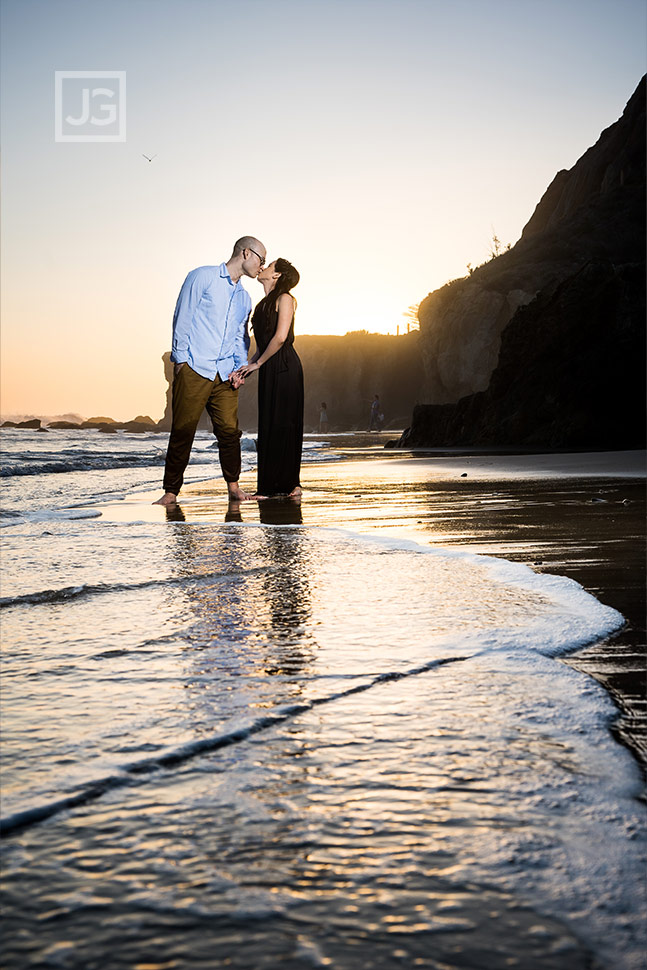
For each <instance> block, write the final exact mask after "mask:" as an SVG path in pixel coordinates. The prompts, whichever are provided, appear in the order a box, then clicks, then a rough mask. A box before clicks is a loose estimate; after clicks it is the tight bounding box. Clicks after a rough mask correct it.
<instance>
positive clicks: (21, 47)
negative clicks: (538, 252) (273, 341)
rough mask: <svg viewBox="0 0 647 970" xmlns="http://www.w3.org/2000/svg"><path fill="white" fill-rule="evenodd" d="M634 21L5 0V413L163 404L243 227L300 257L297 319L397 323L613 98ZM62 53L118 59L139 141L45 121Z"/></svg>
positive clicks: (589, 11) (271, 247)
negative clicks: (171, 371)
mask: <svg viewBox="0 0 647 970" xmlns="http://www.w3.org/2000/svg"><path fill="white" fill-rule="evenodd" d="M645 21H646V4H645V2H644V0H452V2H448V0H443V2H440V0H397V2H395V0H272V2H268V0H236V3H223V2H221V0H110V2H108V3H103V2H94V0H72V2H68V0H3V2H2V87H3V92H4V94H3V101H2V128H3V131H2V135H3V162H2V186H3V199H4V202H3V223H2V343H3V353H2V413H3V415H5V416H6V415H9V414H60V413H63V412H67V411H76V412H79V413H81V414H83V415H84V416H86V417H87V416H90V415H97V414H104V415H110V416H112V417H114V418H116V419H118V420H123V419H128V418H131V417H133V416H134V415H136V414H149V415H150V416H151V417H153V418H155V419H157V418H159V417H161V415H162V412H163V409H164V392H165V388H166V383H165V381H164V378H163V372H162V364H161V360H160V358H161V355H162V354H163V353H164V351H165V350H168V349H170V338H171V319H172V314H173V308H174V305H175V300H176V297H177V293H178V290H179V288H180V286H181V284H182V281H183V279H184V277H185V276H186V274H187V272H189V270H191V269H193V268H194V267H196V266H200V265H204V264H208V263H219V262H221V261H222V260H223V259H227V258H228V257H229V255H230V252H231V244H232V243H233V241H234V240H235V239H236V238H237V237H238V236H240V235H242V234H246V233H250V234H253V235H256V236H258V237H259V238H261V239H262V240H263V242H264V243H265V244H266V246H267V248H268V252H269V256H270V258H275V257H277V256H284V257H286V258H288V259H290V260H291V261H292V262H293V263H294V264H295V265H296V266H297V267H298V269H299V270H300V272H301V276H302V281H301V283H300V284H299V287H298V288H297V290H296V291H295V295H296V296H297V298H298V300H299V309H298V315H297V327H296V329H297V340H298V334H299V333H319V334H321V333H331V334H341V333H346V332H347V331H349V330H357V329H366V330H370V331H381V332H391V333H395V332H396V327H397V325H398V324H400V326H401V327H402V325H403V324H404V317H403V316H402V315H403V313H404V312H405V311H406V310H407V307H408V306H410V305H411V304H417V303H418V302H419V301H420V300H421V299H422V298H423V297H424V296H426V294H427V293H428V292H430V291H431V290H434V289H436V288H437V287H439V286H442V284H443V283H445V282H446V281H447V280H449V279H453V278H455V277H457V276H463V275H465V273H466V265H467V263H472V264H473V265H476V264H478V263H480V262H482V261H483V260H484V259H486V258H487V255H488V249H489V243H490V239H491V237H492V234H493V231H495V232H496V234H497V235H498V237H499V238H500V239H501V240H502V242H503V243H504V244H505V243H508V242H510V243H514V242H516V240H517V239H518V238H519V236H520V233H521V230H522V228H523V226H524V224H525V223H526V222H527V220H528V219H529V217H530V216H531V214H532V212H533V209H534V207H535V205H536V204H537V202H538V201H539V198H540V197H541V195H542V194H543V192H544V191H545V189H546V187H547V186H548V184H549V183H550V182H551V180H552V179H553V177H554V175H555V173H556V172H557V171H558V170H559V169H563V168H570V167H571V166H572V165H573V164H574V163H575V161H576V160H577V159H578V158H579V157H580V156H581V155H582V154H583V152H584V151H585V150H586V149H587V148H588V147H589V146H590V145H592V144H594V142H595V141H597V139H598V137H599V135H600V132H601V131H602V129H604V128H606V127H608V126H609V125H610V124H612V123H613V122H614V121H615V120H616V119H617V118H618V117H619V116H620V114H621V113H622V110H623V108H624V106H625V104H626V102H627V101H628V99H629V97H630V96H631V94H632V92H633V91H634V89H635V87H636V85H637V83H638V81H639V79H640V77H641V75H642V74H643V73H644V71H645V60H646V57H645V35H646V22H645ZM55 71H84V72H92V71H95V72H111V73H114V72H116V71H124V72H125V74H126V94H125V107H126V109H127V115H126V121H127V128H126V140H125V141H120V142H115V141H113V142H93V143H79V142H60V141H55ZM70 90H71V89H68V95H67V96H68V98H69V97H72V95H70V94H69V91H70ZM79 90H80V88H79ZM80 103H81V102H80V101H79V102H78V103H75V104H74V105H72V103H71V101H70V102H69V103H68V105H67V106H66V105H64V107H66V108H67V110H68V111H69V112H70V113H72V114H75V113H77V111H78V108H79V105H80ZM120 107H121V108H122V109H123V102H122V104H121V106H120ZM84 130H85V129H84ZM97 130H99V129H98V128H97ZM102 130H103V129H102ZM142 153H146V154H147V155H156V157H155V158H154V159H153V161H152V162H148V161H147V160H146V159H145V158H143V157H142ZM245 285H246V287H247V289H248V290H249V292H250V293H251V295H252V300H253V301H254V302H256V301H257V300H258V299H259V298H260V296H261V295H262V289H261V287H260V285H259V284H257V283H255V282H254V281H253V280H246V281H245ZM405 326H406V324H405ZM297 347H298V343H297Z"/></svg>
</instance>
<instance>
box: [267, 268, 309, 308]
mask: <svg viewBox="0 0 647 970" xmlns="http://www.w3.org/2000/svg"><path fill="white" fill-rule="evenodd" d="M274 269H275V270H276V272H277V273H280V274H281V275H280V276H279V278H278V280H277V281H276V286H275V287H274V289H272V290H270V292H269V293H268V294H267V296H264V297H263V299H262V300H261V301H260V302H259V304H258V306H259V307H260V306H261V305H262V306H263V307H267V309H268V310H269V309H270V307H275V306H276V304H277V301H278V298H279V297H280V296H281V294H282V293H289V292H290V290H291V289H292V287H293V286H296V285H297V283H298V282H299V280H300V279H301V277H300V276H299V271H298V270H297V269H295V267H294V266H293V265H292V263H290V262H288V260H287V259H277V260H276V264H275V266H274ZM293 299H294V297H293ZM294 302H295V303H296V300H294Z"/></svg>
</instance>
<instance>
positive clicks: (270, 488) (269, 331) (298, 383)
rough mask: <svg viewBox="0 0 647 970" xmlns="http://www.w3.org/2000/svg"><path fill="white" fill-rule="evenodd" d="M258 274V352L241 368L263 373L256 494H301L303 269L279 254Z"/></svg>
mask: <svg viewBox="0 0 647 970" xmlns="http://www.w3.org/2000/svg"><path fill="white" fill-rule="evenodd" d="M256 279H257V280H258V281H259V282H260V283H262V284H263V289H264V290H265V296H264V297H263V299H262V300H261V301H260V303H259V304H258V306H257V307H256V309H255V310H254V316H253V317H252V328H253V330H254V337H255V339H256V353H255V354H254V356H253V357H252V359H251V361H250V362H249V364H247V365H246V366H245V367H241V368H239V370H238V371H237V373H238V374H239V375H240V376H241V377H243V378H245V377H248V376H249V375H250V374H252V373H253V372H254V371H255V370H257V371H259V375H258V440H257V443H256V450H257V452H258V486H257V495H256V498H259V499H260V498H268V497H269V496H270V495H287V496H288V497H289V498H299V497H300V495H301V485H300V483H299V472H300V470H301V447H302V444H303V369H302V367H301V361H300V360H299V357H298V355H297V352H296V350H295V349H294V310H295V307H296V300H295V299H294V297H293V296H292V294H291V293H290V290H291V289H292V287H293V286H296V285H297V283H298V282H299V274H298V272H297V271H296V269H295V268H294V266H293V265H292V263H289V262H288V261H287V259H277V260H275V261H274V262H273V263H270V265H269V266H267V267H266V268H265V269H263V270H261V272H260V273H259V274H258V276H257V277H256Z"/></svg>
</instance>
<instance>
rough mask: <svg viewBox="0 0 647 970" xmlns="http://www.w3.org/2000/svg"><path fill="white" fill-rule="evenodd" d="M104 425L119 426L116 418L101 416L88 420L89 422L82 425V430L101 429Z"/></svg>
mask: <svg viewBox="0 0 647 970" xmlns="http://www.w3.org/2000/svg"><path fill="white" fill-rule="evenodd" d="M104 424H117V422H116V421H115V419H114V418H106V417H103V415H102V416H100V417H95V418H88V419H87V421H83V422H82V423H81V427H82V428H100V427H102V426H103V425H104Z"/></svg>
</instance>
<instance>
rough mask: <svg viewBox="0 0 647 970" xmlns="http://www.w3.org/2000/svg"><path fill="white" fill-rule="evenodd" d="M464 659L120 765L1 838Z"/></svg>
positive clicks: (398, 673)
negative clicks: (355, 697)
mask: <svg viewBox="0 0 647 970" xmlns="http://www.w3.org/2000/svg"><path fill="white" fill-rule="evenodd" d="M466 659H468V658H467V657H440V658H436V659H434V660H430V661H428V662H427V663H424V664H420V665H418V666H416V667H413V668H409V669H408V670H394V671H386V672H385V673H382V674H378V675H377V676H376V677H373V678H371V679H370V680H369V681H362V682H361V683H359V684H357V683H356V684H353V686H352V687H348V688H346V690H341V691H335V692H334V693H332V694H326V695H324V696H323V697H315V698H313V699H312V700H309V701H303V702H302V703H300V704H291V705H290V706H288V707H284V708H281V709H280V710H279V711H277V712H276V713H275V714H266V715H264V716H262V717H258V718H256V719H255V720H252V721H250V722H248V723H247V724H243V725H241V726H239V727H237V728H234V729H233V730H230V731H224V732H221V733H219V734H213V735H211V736H209V737H206V738H200V739H198V740H196V741H189V742H188V743H187V744H183V745H180V746H179V747H177V748H171V749H166V750H165V751H163V752H160V753H159V754H156V755H153V756H152V757H149V758H143V759H142V760H140V761H134V762H131V763H130V764H126V765H122V766H121V768H120V769H119V774H112V775H108V776H106V777H105V778H99V779H97V780H95V781H92V782H90V783H89V784H88V785H84V786H83V787H82V788H81V789H79V790H78V791H76V792H71V793H70V794H69V795H65V796H64V797H63V798H57V799H55V800H53V801H51V802H46V803H44V804H42V805H35V806H32V807H29V808H26V809H23V810H21V811H18V812H14V813H13V814H11V815H8V816H6V817H5V818H3V819H0V837H2V838H4V837H6V836H7V835H11V834H12V833H13V832H16V831H21V830H23V829H26V828H29V827H31V826H32V825H36V824H38V823H39V822H43V821H45V820H46V819H48V818H51V817H52V816H53V815H58V814H59V813H60V812H64V811H68V810H69V809H71V808H77V807H79V806H81V805H86V804H88V802H92V801H96V799H98V798H101V796H102V795H105V794H106V793H107V792H109V791H114V790H115V789H116V788H123V787H125V786H127V785H133V784H136V783H137V780H138V779H139V778H142V777H146V776H150V775H153V774H156V773H157V772H158V771H162V770H164V769H172V768H177V767H178V766H179V765H182V764H184V763H186V762H187V761H191V760H192V759H193V758H197V757H199V756H200V755H203V754H210V753H212V752H214V751H218V750H219V749H221V748H228V747H231V745H233V744H238V743H240V742H242V741H247V739H248V738H251V737H253V736H254V735H255V734H259V733H260V732H262V731H267V730H268V729H269V728H272V727H275V726H276V725H278V724H282V723H283V722H285V721H288V720H291V719H292V718H295V717H298V716H299V715H300V714H305V713H307V712H308V711H311V710H313V709H314V708H316V707H320V706H321V705H322V704H330V703H331V702H333V701H338V700H342V699H343V698H346V697H350V696H352V695H353V694H361V693H364V692H365V691H368V690H371V688H373V687H378V686H381V685H382V684H385V683H388V682H390V681H396V680H403V679H404V678H407V677H416V676H419V675H420V674H426V673H430V672H431V671H432V670H434V669H436V668H440V667H444V666H445V665H447V664H451V663H460V662H462V661H464V660H466Z"/></svg>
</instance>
